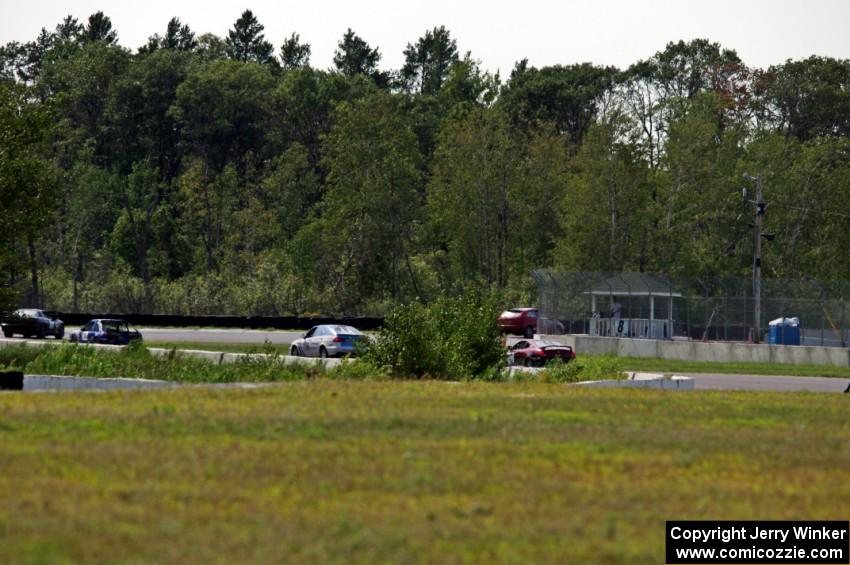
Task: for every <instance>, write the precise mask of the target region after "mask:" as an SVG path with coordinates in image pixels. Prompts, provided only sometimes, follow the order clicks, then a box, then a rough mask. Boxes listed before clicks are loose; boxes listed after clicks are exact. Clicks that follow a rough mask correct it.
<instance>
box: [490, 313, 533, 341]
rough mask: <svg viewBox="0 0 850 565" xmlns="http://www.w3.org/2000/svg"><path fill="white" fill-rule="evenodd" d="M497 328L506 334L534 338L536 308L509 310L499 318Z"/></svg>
mask: <svg viewBox="0 0 850 565" xmlns="http://www.w3.org/2000/svg"><path fill="white" fill-rule="evenodd" d="M499 327H500V328H502V332H503V333H506V334H517V335H521V336H524V337H528V338H531V337H534V332H536V331H537V308H511V309H510V310H505V311H504V312H502V314H501V315H500V316H499Z"/></svg>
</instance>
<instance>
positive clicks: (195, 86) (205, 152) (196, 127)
mask: <svg viewBox="0 0 850 565" xmlns="http://www.w3.org/2000/svg"><path fill="white" fill-rule="evenodd" d="M274 84H275V80H274V78H273V77H272V75H271V73H270V72H269V69H268V68H267V67H265V66H262V65H258V64H256V63H240V62H238V61H212V62H210V63H209V64H206V65H199V66H197V67H194V68H193V70H192V71H191V72H190V73H189V74H188V76H187V77H186V79H185V80H184V81H183V82H182V83H181V84H180V86H179V87H178V88H177V95H176V99H175V101H174V104H173V105H172V107H171V110H170V113H171V115H172V116H173V118H174V119H175V120H176V122H177V123H178V124H179V125H180V127H181V128H182V134H183V135H182V139H183V142H184V143H186V144H187V149H188V150H190V151H191V152H192V153H193V154H194V155H196V156H198V157H201V158H202V159H204V161H205V162H206V163H207V165H208V166H209V167H211V168H212V169H213V171H214V172H220V171H221V170H223V168H224V167H225V165H227V163H234V164H236V166H237V167H238V168H239V169H240V171H243V172H244V171H245V170H246V167H247V166H248V161H249V160H250V159H251V158H252V156H254V157H257V158H265V157H268V156H271V155H269V153H270V152H271V151H272V150H273V148H272V147H269V146H268V145H267V143H266V140H267V134H268V118H269V111H270V99H271V96H270V95H271V92H272V89H273V87H274Z"/></svg>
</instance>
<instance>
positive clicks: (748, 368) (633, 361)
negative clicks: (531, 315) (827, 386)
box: [619, 357, 850, 378]
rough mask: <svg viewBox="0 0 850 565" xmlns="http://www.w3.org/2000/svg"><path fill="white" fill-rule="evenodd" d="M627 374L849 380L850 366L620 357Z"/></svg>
mask: <svg viewBox="0 0 850 565" xmlns="http://www.w3.org/2000/svg"><path fill="white" fill-rule="evenodd" d="M619 359H620V363H621V364H622V367H623V369H624V370H627V371H648V372H658V373H723V374H741V375H789V376H797V377H841V378H850V367H834V366H831V365H786V364H781V363H715V362H706V361H676V360H667V359H657V358H638V357H620V358H619Z"/></svg>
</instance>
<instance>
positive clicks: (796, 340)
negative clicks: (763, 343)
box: [767, 318, 800, 345]
mask: <svg viewBox="0 0 850 565" xmlns="http://www.w3.org/2000/svg"><path fill="white" fill-rule="evenodd" d="M768 325H769V330H768V334H767V343H769V344H770V345H800V319H799V318H777V319H775V320H773V321H772V322H770V324H768Z"/></svg>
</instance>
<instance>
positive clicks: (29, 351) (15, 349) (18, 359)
mask: <svg viewBox="0 0 850 565" xmlns="http://www.w3.org/2000/svg"><path fill="white" fill-rule="evenodd" d="M42 352H43V349H42V348H40V347H27V344H25V343H22V344H20V345H12V346H9V347H4V348H2V349H0V368H3V369H18V370H20V369H23V368H24V367H26V366H27V365H28V364H29V363H31V362H32V361H33V360H35V358H36V357H38V356H39V354H41V353H42Z"/></svg>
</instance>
